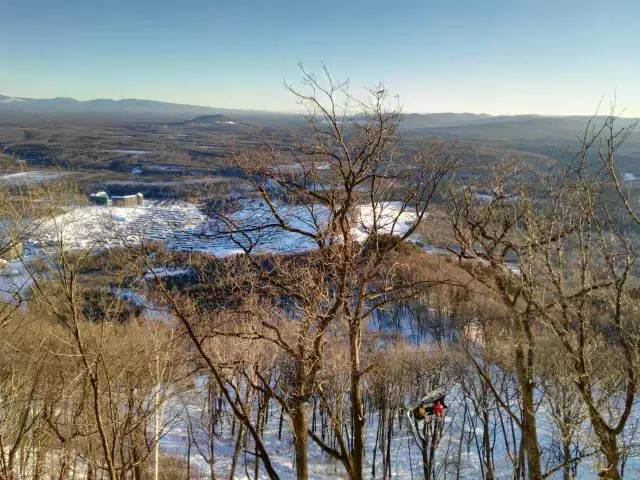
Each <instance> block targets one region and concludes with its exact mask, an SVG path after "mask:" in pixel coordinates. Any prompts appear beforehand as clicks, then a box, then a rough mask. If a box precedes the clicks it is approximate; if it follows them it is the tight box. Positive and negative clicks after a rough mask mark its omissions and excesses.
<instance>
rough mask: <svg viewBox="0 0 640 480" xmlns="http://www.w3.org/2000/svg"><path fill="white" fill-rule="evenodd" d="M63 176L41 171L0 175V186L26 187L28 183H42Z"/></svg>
mask: <svg viewBox="0 0 640 480" xmlns="http://www.w3.org/2000/svg"><path fill="white" fill-rule="evenodd" d="M63 175H64V173H62V172H44V171H41V170H32V171H28V172H17V173H8V174H5V175H0V185H8V186H19V185H28V184H30V183H43V182H46V181H51V180H56V179H58V178H60V177H61V176H63Z"/></svg>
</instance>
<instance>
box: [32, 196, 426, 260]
mask: <svg viewBox="0 0 640 480" xmlns="http://www.w3.org/2000/svg"><path fill="white" fill-rule="evenodd" d="M277 211H278V214H279V216H281V217H282V218H283V219H284V220H285V222H286V223H287V224H288V225H289V226H291V227H293V228H294V229H297V230H298V232H295V231H293V232H291V231H283V229H281V228H280V227H279V226H278V225H277V221H276V219H275V217H274V215H273V214H272V213H271V211H270V210H269V208H268V207H267V205H266V204H264V203H262V202H257V201H247V202H245V203H244V204H242V206H241V208H239V209H238V210H237V211H236V212H234V213H232V214H230V215H229V216H228V218H227V221H221V220H216V219H212V218H209V217H208V216H206V215H205V214H204V213H202V212H201V211H200V210H199V209H198V207H197V206H196V205H194V204H192V203H186V202H153V201H145V202H144V203H143V204H142V205H140V206H137V207H113V206H99V205H93V206H82V207H75V208H71V209H70V210H69V211H68V212H66V213H64V214H62V215H59V216H57V217H55V218H53V219H51V220H48V221H47V222H45V223H44V225H43V227H42V228H41V230H40V233H39V235H38V238H35V239H34V240H35V241H36V242H38V244H40V245H48V244H56V245H63V246H64V247H65V248H68V249H87V248H108V247H115V246H122V245H131V244H136V243H140V242H142V241H145V240H158V241H164V242H165V243H166V245H167V247H168V248H170V249H172V250H178V251H185V250H186V251H202V252H207V253H210V254H213V255H216V256H228V255H233V254H236V253H241V252H243V251H244V249H245V248H251V250H252V251H253V252H255V253H259V252H277V253H286V252H300V251H305V250H309V249H312V248H314V246H315V241H314V239H313V238H310V237H309V236H307V235H305V233H310V234H314V233H315V232H316V231H317V230H318V228H322V227H323V225H326V222H327V220H328V216H329V211H328V209H327V208H326V207H323V206H318V205H315V206H302V205H278V206H277ZM374 217H375V227H374ZM355 221H356V226H355V227H354V235H355V237H356V239H358V240H363V239H364V238H365V237H366V236H367V235H368V234H370V233H371V232H372V231H373V230H374V229H375V230H376V231H377V232H379V233H386V234H393V235H401V234H404V233H406V232H407V231H408V230H409V229H410V228H411V227H412V226H413V224H414V223H415V221H416V215H415V213H412V212H410V211H405V209H404V208H403V206H402V205H401V204H400V203H399V202H388V203H384V204H380V205H379V206H378V207H377V209H376V211H375V215H374V209H373V208H372V207H371V206H370V205H363V206H361V207H360V208H359V210H358V212H357V214H356V220H355Z"/></svg>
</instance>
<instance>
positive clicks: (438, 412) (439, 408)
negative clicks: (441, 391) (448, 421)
mask: <svg viewBox="0 0 640 480" xmlns="http://www.w3.org/2000/svg"><path fill="white" fill-rule="evenodd" d="M443 413H444V406H443V405H442V403H441V402H436V403H435V405H434V406H433V414H434V415H435V416H436V417H441V416H442V414H443Z"/></svg>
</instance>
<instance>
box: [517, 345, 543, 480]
mask: <svg viewBox="0 0 640 480" xmlns="http://www.w3.org/2000/svg"><path fill="white" fill-rule="evenodd" d="M516 372H517V376H518V383H519V384H520V385H519V386H520V393H521V395H522V432H521V433H522V444H523V446H524V450H525V453H526V455H527V471H528V478H529V480H542V470H541V467H540V448H539V446H538V432H537V428H536V413H535V406H534V394H533V387H534V383H533V380H532V379H531V378H530V375H529V369H528V368H527V367H526V365H525V354H524V351H523V348H522V345H518V346H516Z"/></svg>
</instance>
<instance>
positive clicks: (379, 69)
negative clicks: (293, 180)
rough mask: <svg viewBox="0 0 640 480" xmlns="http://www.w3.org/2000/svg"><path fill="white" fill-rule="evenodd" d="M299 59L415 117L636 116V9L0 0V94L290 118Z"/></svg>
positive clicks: (533, 1) (639, 25)
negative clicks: (602, 112)
mask: <svg viewBox="0 0 640 480" xmlns="http://www.w3.org/2000/svg"><path fill="white" fill-rule="evenodd" d="M299 62H302V63H304V65H305V66H306V67H307V68H309V69H311V70H319V67H320V64H321V62H324V63H326V64H327V66H328V67H329V69H330V70H331V72H332V74H333V75H334V76H335V77H336V78H349V79H350V80H351V82H352V84H353V85H354V86H373V85H374V84H376V83H378V82H380V81H383V82H384V83H385V85H386V86H387V87H389V88H390V89H391V90H392V91H393V92H394V93H397V94H398V95H399V96H400V101H401V104H402V105H403V106H404V110H405V111H409V112H443V111H453V112H463V111H466V112H478V113H480V112H485V113H491V114H503V113H504V114H513V113H542V114H590V113H593V111H594V109H595V106H596V105H597V103H598V102H599V100H600V99H601V98H604V99H605V102H608V101H609V99H610V98H611V97H612V96H614V95H615V96H616V98H617V105H618V107H622V108H624V109H625V111H624V114H625V116H640V0H604V1H603V0H599V1H591V0H511V1H508V0H504V1H501V0H442V1H434V0H416V1H413V0H407V1H403V0H395V1H379V0H360V1H352V0H322V1H302V0H299V1H293V0H290V1H280V0H249V1H242V0H217V1H216V0H209V1H205V0H193V1H190V0H182V1H180V0H126V1H124V0H100V1H98V0H0V94H5V95H12V96H23V97H55V96H66V97H74V98H78V99H82V100H86V99H92V98H146V99H154V100H165V101H171V102H181V103H191V104H197V105H209V106H217V107H229V108H251V109H265V110H280V111H292V110H295V104H294V103H293V100H292V99H291V97H290V95H288V94H287V93H286V92H285V91H284V88H283V86H282V83H283V80H287V81H290V82H293V83H295V82H296V81H298V80H299V79H300V74H299V72H298V71H297V65H298V63H299Z"/></svg>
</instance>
